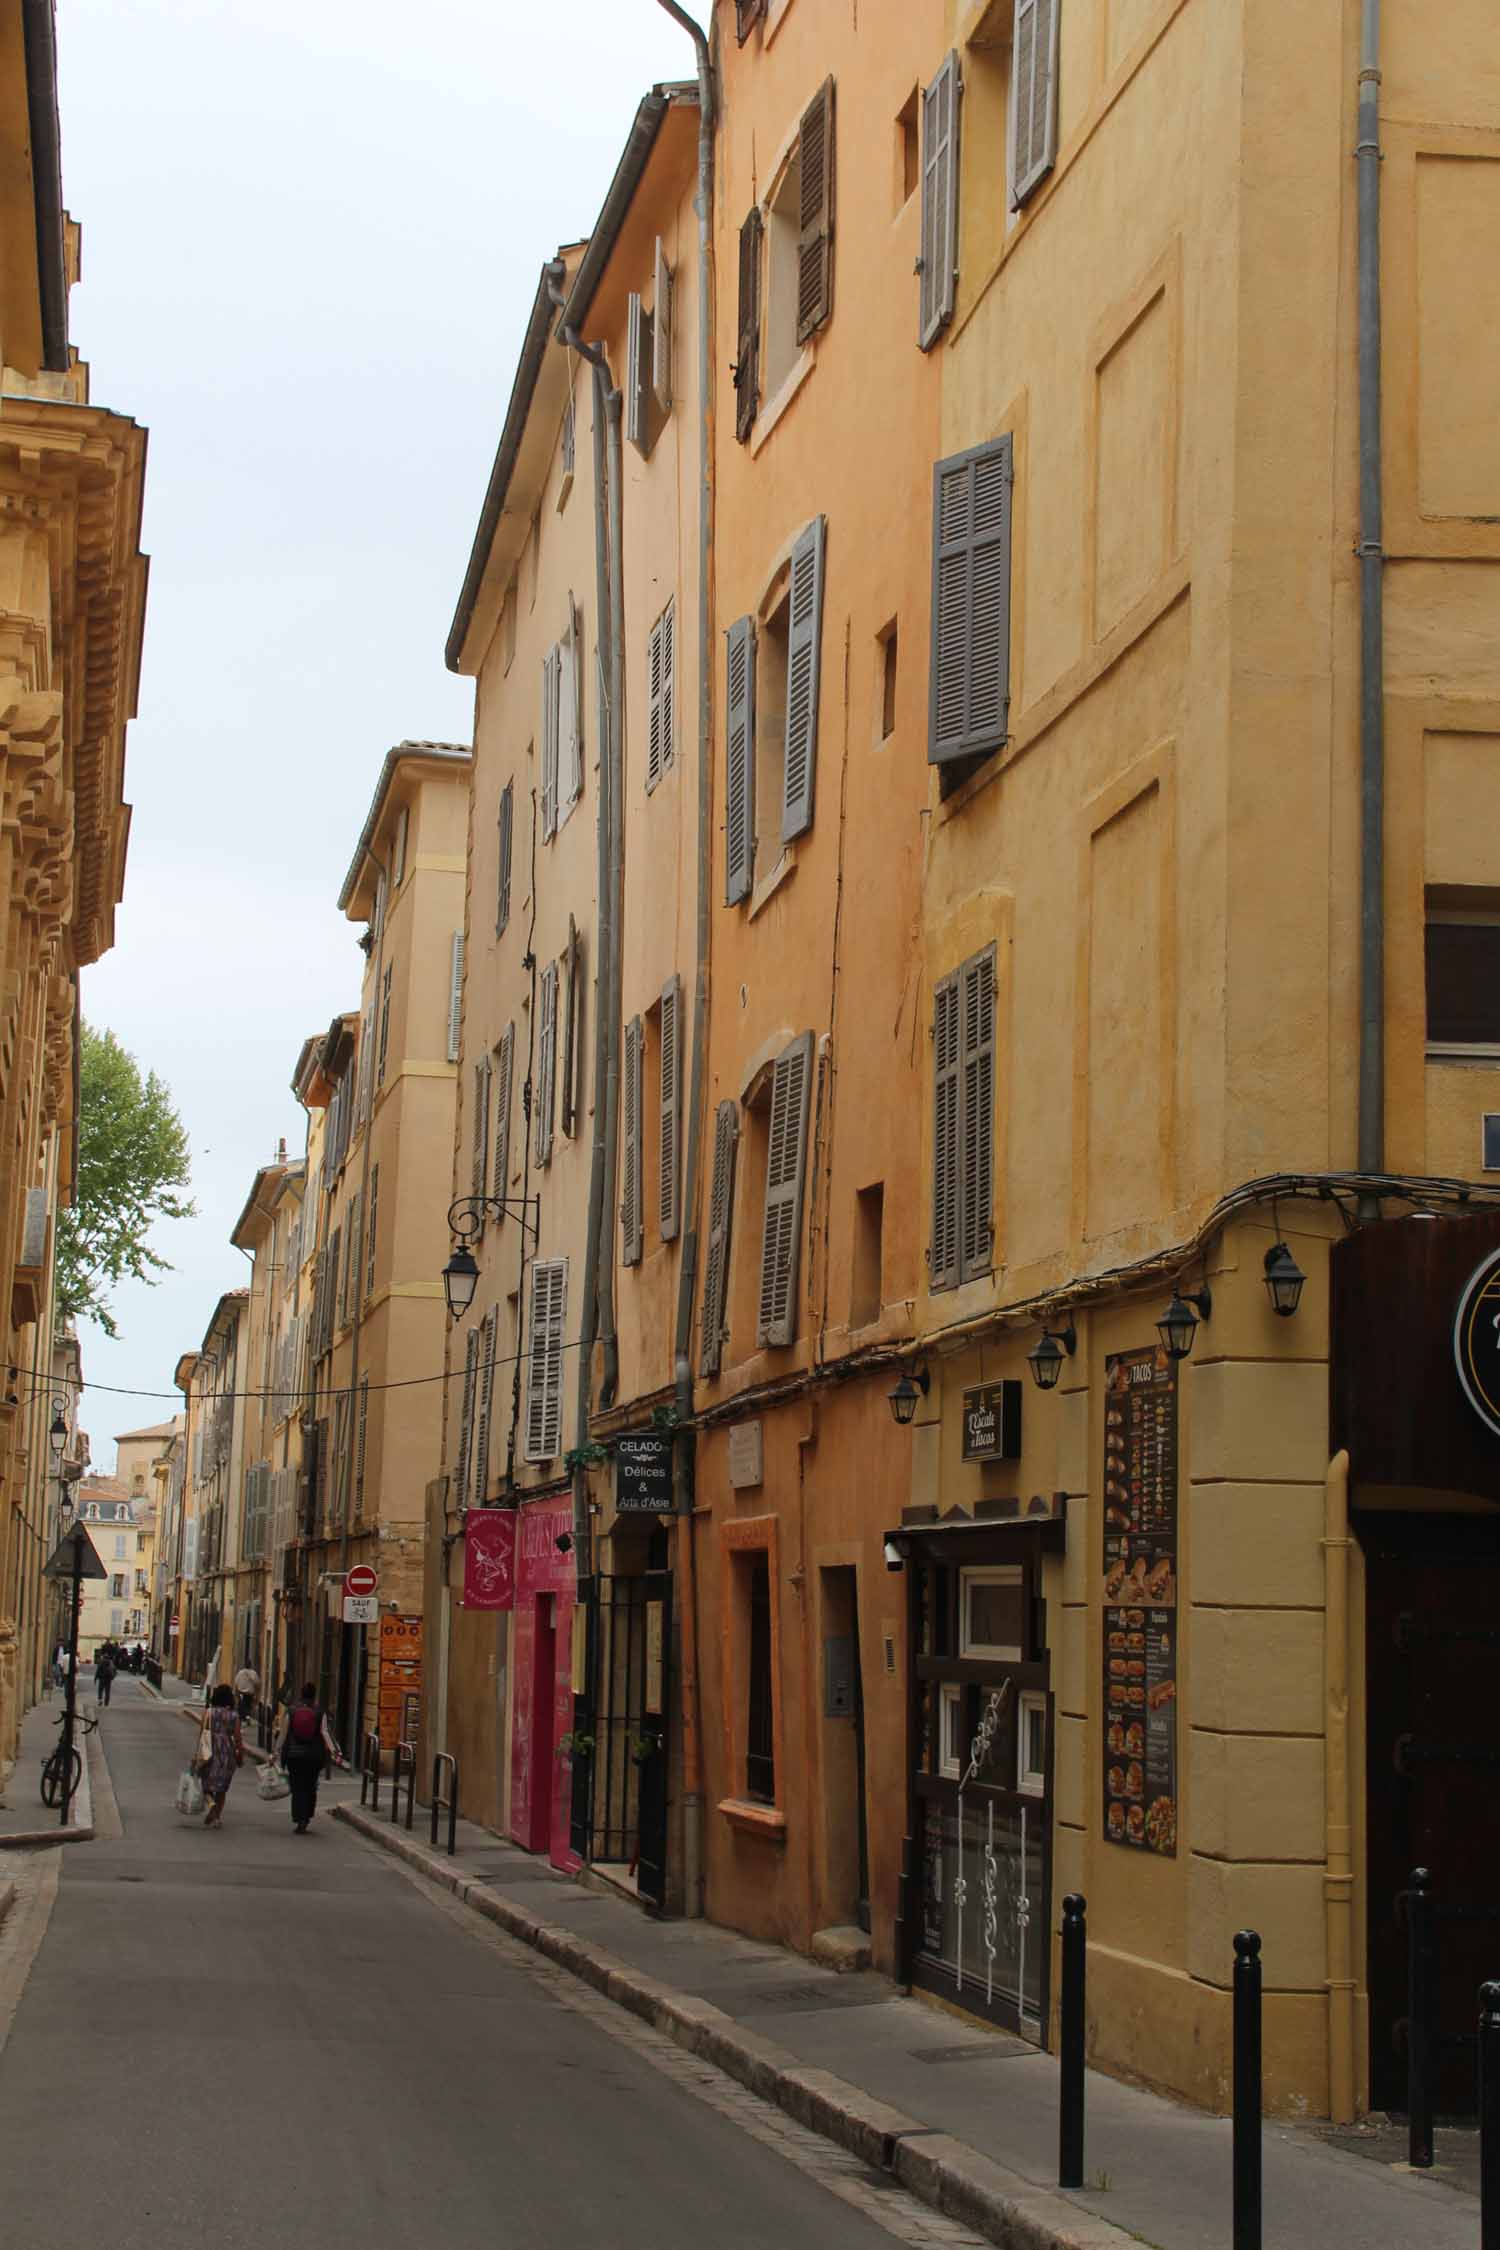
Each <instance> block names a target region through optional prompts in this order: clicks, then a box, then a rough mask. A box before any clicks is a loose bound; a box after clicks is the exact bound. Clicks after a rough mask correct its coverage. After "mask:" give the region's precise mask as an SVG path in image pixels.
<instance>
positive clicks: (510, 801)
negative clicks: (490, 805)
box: [495, 781, 516, 937]
mask: <svg viewBox="0 0 1500 2250" xmlns="http://www.w3.org/2000/svg"><path fill="white" fill-rule="evenodd" d="M499 823H500V835H499V878H498V885H497V890H496V898H495V935H496V937H499V936H500V935H501V934H502V933H503V931H504V930H505V928H506V926H507V924H508V923H509V921H510V858H511V850H512V846H513V844H514V840H515V825H516V788H515V783H514V782H513V781H507V783H506V784H505V787H504V788H503V789H502V790H501V792H500V815H499Z"/></svg>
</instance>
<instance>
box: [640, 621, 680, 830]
mask: <svg viewBox="0 0 1500 2250" xmlns="http://www.w3.org/2000/svg"><path fill="white" fill-rule="evenodd" d="M676 639H677V605H676V603H675V601H673V602H668V604H667V606H666V608H665V609H664V610H663V611H662V613H661V615H660V617H658V619H657V620H656V623H655V624H654V625H653V626H652V628H651V631H650V634H649V636H648V638H647V641H646V787H647V790H648V791H649V790H652V789H654V788H655V787H656V784H657V783H658V782H659V781H660V779H661V777H662V775H663V774H664V773H665V772H666V770H667V767H668V766H669V765H670V764H671V763H672V746H673V745H672V726H673V701H674V680H673V672H674V667H675V661H676Z"/></svg>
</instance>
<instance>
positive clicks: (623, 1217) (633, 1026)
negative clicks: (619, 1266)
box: [620, 1016, 644, 1266]
mask: <svg viewBox="0 0 1500 2250" xmlns="http://www.w3.org/2000/svg"><path fill="white" fill-rule="evenodd" d="M624 1061H625V1074H624V1075H625V1084H624V1087H623V1089H622V1091H623V1096H624V1098H623V1100H622V1102H621V1109H622V1111H623V1113H624V1115H623V1127H624V1138H625V1148H624V1163H623V1164H622V1166H621V1179H620V1258H621V1262H622V1263H623V1264H625V1265H627V1266H638V1265H639V1264H640V1262H641V1252H642V1250H643V1248H644V1242H643V1239H642V1237H643V1231H644V1230H643V1224H642V1220H643V1214H642V1211H641V1019H640V1017H639V1016H632V1017H631V1019H630V1021H629V1023H628V1024H626V1026H625V1057H624Z"/></svg>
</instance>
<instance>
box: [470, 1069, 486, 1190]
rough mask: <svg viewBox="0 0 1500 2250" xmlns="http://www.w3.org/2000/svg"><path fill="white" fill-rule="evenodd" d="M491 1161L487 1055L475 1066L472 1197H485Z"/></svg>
mask: <svg viewBox="0 0 1500 2250" xmlns="http://www.w3.org/2000/svg"><path fill="white" fill-rule="evenodd" d="M489 1161H490V1058H489V1056H488V1055H485V1056H484V1057H483V1058H482V1059H481V1060H480V1061H479V1062H477V1063H476V1064H475V1065H474V1147H473V1151H472V1159H471V1163H472V1169H471V1186H470V1190H469V1192H470V1194H471V1195H483V1193H484V1191H485V1187H486V1185H487V1175H488V1169H489ZM481 1231H482V1230H481Z"/></svg>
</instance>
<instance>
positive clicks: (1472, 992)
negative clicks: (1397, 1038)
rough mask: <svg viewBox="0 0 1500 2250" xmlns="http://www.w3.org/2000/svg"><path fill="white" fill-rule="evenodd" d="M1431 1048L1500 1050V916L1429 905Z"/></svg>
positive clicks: (1428, 1040) (1428, 1000)
mask: <svg viewBox="0 0 1500 2250" xmlns="http://www.w3.org/2000/svg"><path fill="white" fill-rule="evenodd" d="M1427 1044H1428V1046H1429V1048H1432V1049H1435V1050H1436V1051H1438V1052H1439V1053H1441V1052H1444V1051H1450V1052H1451V1051H1471V1050H1473V1049H1476V1048H1478V1049H1488V1048H1495V1047H1500V913H1495V912H1488V911H1474V912H1471V911H1469V910H1467V909H1465V908H1462V907H1452V906H1434V905H1433V904H1432V903H1431V901H1430V900H1429V902H1428V907H1427Z"/></svg>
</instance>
